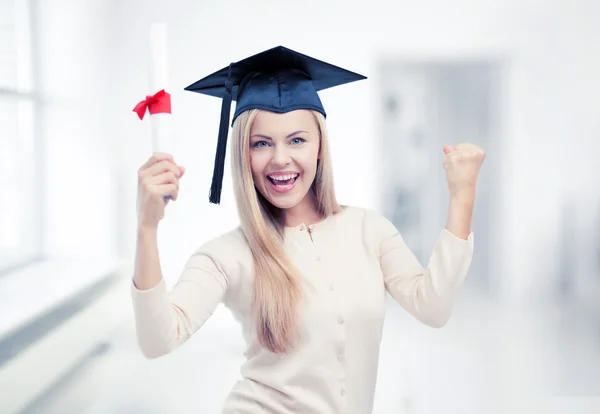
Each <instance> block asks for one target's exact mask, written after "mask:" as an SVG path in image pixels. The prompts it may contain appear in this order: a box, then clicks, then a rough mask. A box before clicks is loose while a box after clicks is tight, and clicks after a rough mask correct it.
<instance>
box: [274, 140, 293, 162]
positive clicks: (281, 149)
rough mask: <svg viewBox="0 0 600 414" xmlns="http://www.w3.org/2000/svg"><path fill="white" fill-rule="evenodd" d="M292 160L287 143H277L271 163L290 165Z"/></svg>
mask: <svg viewBox="0 0 600 414" xmlns="http://www.w3.org/2000/svg"><path fill="white" fill-rule="evenodd" d="M291 161H292V159H291V157H290V154H289V152H288V150H287V147H286V146H285V145H276V146H275V150H274V151H273V157H272V158H271V163H272V164H273V165H274V166H276V167H282V166H285V165H288V164H289V163H290V162H291Z"/></svg>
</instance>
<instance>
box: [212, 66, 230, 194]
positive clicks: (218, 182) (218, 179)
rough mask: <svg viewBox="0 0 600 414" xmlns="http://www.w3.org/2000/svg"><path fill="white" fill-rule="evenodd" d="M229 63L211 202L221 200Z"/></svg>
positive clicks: (227, 114) (227, 124) (225, 149)
mask: <svg viewBox="0 0 600 414" xmlns="http://www.w3.org/2000/svg"><path fill="white" fill-rule="evenodd" d="M231 65H232V64H230V65H229V71H228V74H227V80H226V81H225V94H224V95H223V104H222V106H221V123H220V124H219V139H218V141H217V153H216V154H215V166H214V171H213V178H212V184H211V186H210V196H209V201H210V202H211V203H213V204H219V203H220V202H221V188H222V186H223V172H224V170H225V155H226V154H227V134H228V132H229V114H230V110H231V94H232V89H233V81H232V80H231Z"/></svg>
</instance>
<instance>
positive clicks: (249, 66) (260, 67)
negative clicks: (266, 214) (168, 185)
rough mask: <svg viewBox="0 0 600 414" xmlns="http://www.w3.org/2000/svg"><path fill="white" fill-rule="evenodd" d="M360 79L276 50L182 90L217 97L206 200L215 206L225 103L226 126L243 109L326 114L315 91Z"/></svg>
mask: <svg viewBox="0 0 600 414" xmlns="http://www.w3.org/2000/svg"><path fill="white" fill-rule="evenodd" d="M362 79H366V77H365V76H362V75H359V74H357V73H354V72H350V71H348V70H346V69H342V68H340V67H337V66H334V65H331V64H329V63H326V62H322V61H320V60H317V59H315V58H312V57H310V56H306V55H303V54H301V53H298V52H295V51H293V50H290V49H288V48H285V47H283V46H277V47H274V48H272V49H269V50H266V51H264V52H261V53H258V54H256V55H254V56H250V57H248V58H246V59H244V60H240V61H238V62H233V63H231V64H230V65H229V66H227V67H225V68H223V69H221V70H218V71H217V72H215V73H213V74H211V75H208V76H206V77H205V78H203V79H200V80H199V81H197V82H195V83H193V84H191V85H190V86H188V87H186V88H185V90H186V91H191V92H197V93H201V94H204V95H210V96H214V97H217V98H222V99H223V101H222V106H221V123H220V126H219V137H218V142H217V153H216V155H215V165H214V171H213V179H212V185H211V189H210V196H209V200H210V202H211V203H214V204H219V203H220V200H221V186H222V182H223V169H224V163H225V154H226V147H227V133H228V130H229V117H230V109H231V101H232V100H233V101H237V105H236V110H235V113H234V115H233V119H232V121H231V123H232V125H233V122H234V121H235V119H236V118H237V117H238V115H239V114H241V113H242V112H244V111H246V110H248V109H256V108H258V109H264V110H267V111H271V112H277V113H284V112H289V111H293V110H296V109H313V110H315V111H318V112H320V113H322V114H323V116H326V113H325V109H324V108H323V104H322V103H321V100H320V99H319V95H318V94H317V92H318V91H320V90H323V89H327V88H331V87H334V86H338V85H342V84H345V83H349V82H354V81H357V80H362Z"/></svg>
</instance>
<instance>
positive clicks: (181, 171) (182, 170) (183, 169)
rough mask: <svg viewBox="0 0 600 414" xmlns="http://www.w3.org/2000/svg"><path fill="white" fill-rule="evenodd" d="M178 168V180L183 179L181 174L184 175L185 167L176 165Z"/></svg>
mask: <svg viewBox="0 0 600 414" xmlns="http://www.w3.org/2000/svg"><path fill="white" fill-rule="evenodd" d="M178 167H179V172H180V174H179V178H181V177H183V174H184V173H185V167H184V166H183V165H178Z"/></svg>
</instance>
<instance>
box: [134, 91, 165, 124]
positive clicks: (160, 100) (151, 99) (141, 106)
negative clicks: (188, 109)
mask: <svg viewBox="0 0 600 414" xmlns="http://www.w3.org/2000/svg"><path fill="white" fill-rule="evenodd" d="M146 110H148V112H150V115H152V114H170V113H171V95H170V94H169V93H168V92H165V90H164V89H161V90H160V91H158V92H156V93H155V94H154V95H152V96H150V95H148V96H146V99H144V100H143V101H141V102H140V103H138V104H137V105H136V106H135V108H133V112H136V113H137V114H138V116H139V117H140V119H144V115H145V114H146Z"/></svg>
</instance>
